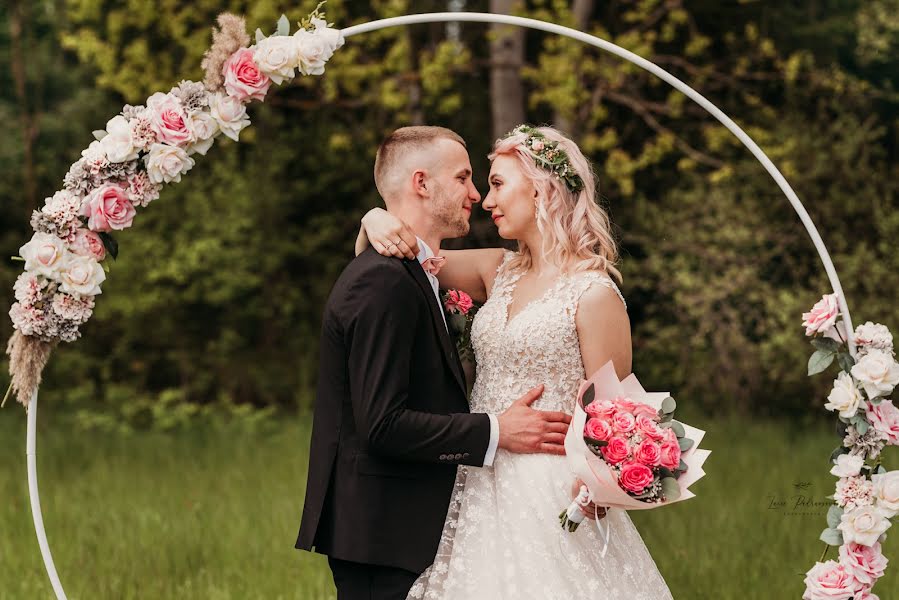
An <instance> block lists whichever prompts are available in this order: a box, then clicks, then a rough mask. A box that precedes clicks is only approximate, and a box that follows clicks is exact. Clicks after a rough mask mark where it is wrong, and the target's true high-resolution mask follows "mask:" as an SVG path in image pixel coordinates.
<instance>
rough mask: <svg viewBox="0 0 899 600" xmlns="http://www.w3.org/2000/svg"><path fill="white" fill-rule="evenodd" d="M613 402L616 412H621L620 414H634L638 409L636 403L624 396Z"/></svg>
mask: <svg viewBox="0 0 899 600" xmlns="http://www.w3.org/2000/svg"><path fill="white" fill-rule="evenodd" d="M612 402H613V403H614V404H615V410H617V411H620V412H629V413H633V412H634V409H636V408H637V403H636V402H634V401H633V400H631V399H630V398H625V397H622V396H619V397H618V398H615V399H613V400H612Z"/></svg>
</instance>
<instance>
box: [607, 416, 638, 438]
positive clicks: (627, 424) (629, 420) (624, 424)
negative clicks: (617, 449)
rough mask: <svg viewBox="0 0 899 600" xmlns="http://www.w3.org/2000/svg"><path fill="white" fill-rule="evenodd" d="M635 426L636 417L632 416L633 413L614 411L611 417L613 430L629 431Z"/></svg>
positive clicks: (617, 431) (618, 431) (616, 431)
mask: <svg viewBox="0 0 899 600" xmlns="http://www.w3.org/2000/svg"><path fill="white" fill-rule="evenodd" d="M636 427H637V419H635V418H634V415H633V413H629V412H623V411H621V412H616V413H615V416H614V417H612V429H614V430H615V433H630V432H632V431H633V430H634V429H635V428H636Z"/></svg>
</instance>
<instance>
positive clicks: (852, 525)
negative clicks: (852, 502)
mask: <svg viewBox="0 0 899 600" xmlns="http://www.w3.org/2000/svg"><path fill="white" fill-rule="evenodd" d="M891 525H892V523H890V520H889V519H888V518H887V516H886V514H885V512H884V511H883V510H882V509H880V508H878V507H877V506H861V507H859V508H856V509H854V510H850V511H847V512H844V513H843V516H842V517H840V524H839V525H837V529H839V530H840V531H842V532H843V543H844V544H851V543H853V542H855V543H856V544H861V545H862V546H873V545H874V544H875V543H876V542H877V540H878V539H879V538H880V536H881V535H882V534H883V533H884V532H885V531H886V530H887V529H889V528H890V526H891Z"/></svg>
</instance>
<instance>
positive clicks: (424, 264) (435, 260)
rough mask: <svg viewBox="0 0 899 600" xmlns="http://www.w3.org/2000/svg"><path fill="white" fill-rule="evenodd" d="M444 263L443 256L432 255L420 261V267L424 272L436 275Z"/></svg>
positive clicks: (444, 258)
mask: <svg viewBox="0 0 899 600" xmlns="http://www.w3.org/2000/svg"><path fill="white" fill-rule="evenodd" d="M445 263H446V257H445V256H432V257H431V258H426V259H424V260H423V261H421V268H422V269H424V270H425V273H430V274H431V275H433V276H434V277H436V276H437V273H439V272H440V269H441V268H443V265H444V264H445Z"/></svg>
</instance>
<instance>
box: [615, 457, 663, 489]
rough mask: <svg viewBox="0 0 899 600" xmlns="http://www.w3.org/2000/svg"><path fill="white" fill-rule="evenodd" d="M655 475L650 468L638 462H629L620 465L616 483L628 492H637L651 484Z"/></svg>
mask: <svg viewBox="0 0 899 600" xmlns="http://www.w3.org/2000/svg"><path fill="white" fill-rule="evenodd" d="M654 479H655V477H654V476H653V474H652V469H650V468H649V467H647V466H646V465H644V464H640V463H638V462H629V463H626V464H625V465H624V466H622V467H621V475H620V476H619V478H618V483H619V484H621V487H623V488H624V489H626V490H627V491H629V492H633V493H635V494H639V493H640V492H642V491H643V490H645V489H646V486H648V485H649V484H651V483H652V482H653V480H654Z"/></svg>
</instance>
